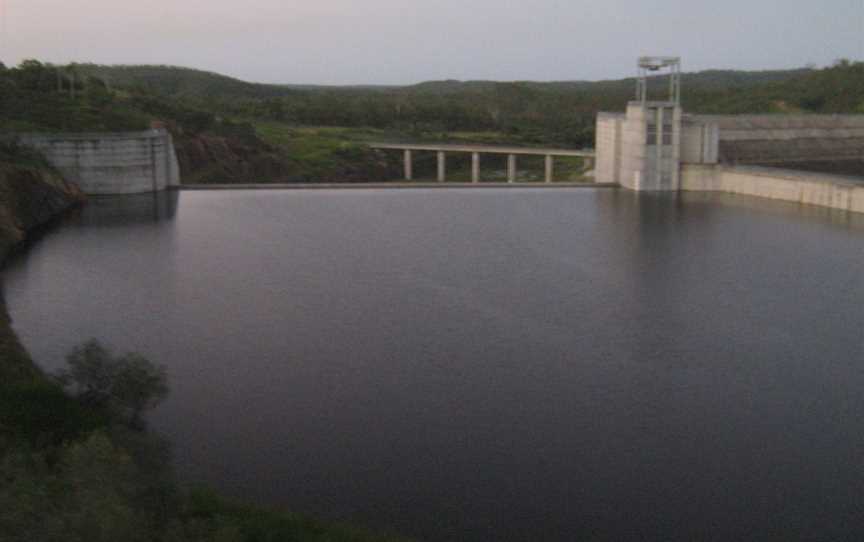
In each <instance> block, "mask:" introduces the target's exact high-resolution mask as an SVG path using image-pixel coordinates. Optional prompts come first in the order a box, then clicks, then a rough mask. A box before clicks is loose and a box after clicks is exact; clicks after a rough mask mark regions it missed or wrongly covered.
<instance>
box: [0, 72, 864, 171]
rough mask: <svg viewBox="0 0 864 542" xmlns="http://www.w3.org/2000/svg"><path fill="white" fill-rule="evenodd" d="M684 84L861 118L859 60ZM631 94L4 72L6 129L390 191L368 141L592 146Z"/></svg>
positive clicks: (707, 106)
mask: <svg viewBox="0 0 864 542" xmlns="http://www.w3.org/2000/svg"><path fill="white" fill-rule="evenodd" d="M654 83H655V86H656V87H658V88H663V87H664V85H663V84H662V83H663V80H662V79H660V80H657V81H655V82H654ZM683 86H684V92H683V105H684V108H685V110H686V111H688V112H692V113H713V114H741V113H790V112H794V113H806V112H813V113H848V112H864V64H861V63H851V62H846V61H844V62H838V63H837V64H836V65H835V66H832V67H830V68H825V69H821V70H816V69H800V70H787V71H756V72H744V71H730V70H709V71H703V72H698V73H688V74H684V75H683ZM61 89H62V90H61ZM73 89H74V93H73V92H72V90H73ZM634 89H635V83H634V80H633V79H632V78H631V79H620V80H612V81H596V82H587V81H560V82H531V81H522V82H518V81H517V82H495V81H429V82H425V83H420V84H417V85H411V86H403V87H387V86H367V87H363V86H352V87H318V86H308V85H306V86H304V85H266V84H258V83H250V82H245V81H240V80H238V79H234V78H231V77H226V76H223V75H219V74H215V73H211V72H205V71H200V70H192V69H187V68H178V67H170V66H97V65H93V64H86V65H73V66H63V67H59V68H57V67H53V66H48V65H43V64H40V63H38V62H35V61H28V62H25V63H24V64H22V65H21V66H19V67H17V68H15V69H11V70H5V69H0V98H2V99H0V130H12V131H14V130H73V131H81V130H134V129H143V128H146V127H147V126H149V123H150V121H152V120H159V121H162V122H164V123H166V124H167V125H168V126H169V127H170V129H171V130H172V132H173V133H174V135H175V138H176V140H177V142H178V148H179V149H180V161H181V167H182V168H183V176H184V179H185V180H186V181H187V182H202V183H208V182H222V183H224V182H250V181H251V182H296V181H307V182H310V181H311V182H316V181H335V182H353V181H385V180H393V179H394V178H398V175H399V172H398V170H399V167H398V163H396V162H397V159H396V158H397V157H394V156H392V155H388V154H382V153H376V152H373V151H371V150H369V149H368V148H367V147H365V146H364V145H363V143H364V142H366V141H369V140H372V139H378V140H381V139H384V140H402V141H409V140H416V141H430V140H434V141H441V140H454V139H455V140H459V141H465V142H482V143H506V144H510V145H552V146H563V147H571V148H574V147H575V148H584V147H591V146H593V144H594V129H595V119H596V115H597V113H598V112H599V111H623V110H624V108H625V107H626V104H627V102H628V101H629V100H630V99H632V96H633V94H634ZM73 94H74V95H73ZM306 128H315V129H314V130H312V129H306ZM318 128H338V129H339V130H332V131H330V132H322V131H320V130H317V129H318Z"/></svg>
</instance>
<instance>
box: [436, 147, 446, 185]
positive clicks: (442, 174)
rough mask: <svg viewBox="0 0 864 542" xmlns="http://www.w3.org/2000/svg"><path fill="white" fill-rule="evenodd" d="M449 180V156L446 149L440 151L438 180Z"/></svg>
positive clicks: (441, 181) (440, 181)
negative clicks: (445, 152)
mask: <svg viewBox="0 0 864 542" xmlns="http://www.w3.org/2000/svg"><path fill="white" fill-rule="evenodd" d="M446 180H447V156H446V155H445V154H444V151H438V182H439V183H443V182H444V181H446Z"/></svg>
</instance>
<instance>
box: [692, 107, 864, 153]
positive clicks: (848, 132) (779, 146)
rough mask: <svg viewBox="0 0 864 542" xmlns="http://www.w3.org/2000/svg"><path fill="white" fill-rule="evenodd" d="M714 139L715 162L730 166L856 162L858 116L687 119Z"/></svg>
mask: <svg viewBox="0 0 864 542" xmlns="http://www.w3.org/2000/svg"><path fill="white" fill-rule="evenodd" d="M688 121H689V122H690V123H691V124H692V125H694V126H700V125H701V126H703V127H706V128H707V129H710V130H714V131H716V133H717V136H718V141H717V143H716V145H717V154H718V156H717V158H718V160H719V161H720V162H723V163H732V164H761V165H773V164H784V163H786V164H791V163H795V162H813V161H822V162H824V161H837V160H860V159H861V158H862V157H864V115H776V114H775V115H692V116H689V119H688Z"/></svg>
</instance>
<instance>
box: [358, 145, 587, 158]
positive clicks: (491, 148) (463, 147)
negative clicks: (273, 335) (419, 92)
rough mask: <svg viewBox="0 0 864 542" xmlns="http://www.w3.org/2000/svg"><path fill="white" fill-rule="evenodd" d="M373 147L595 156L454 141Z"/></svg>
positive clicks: (568, 150)
mask: <svg viewBox="0 0 864 542" xmlns="http://www.w3.org/2000/svg"><path fill="white" fill-rule="evenodd" d="M369 146H370V147H372V148H373V149H390V150H399V151H432V152H469V153H474V152H477V153H482V154H517V155H518V154H523V155H536V156H582V157H587V158H593V157H594V151H593V150H574V149H554V148H535V147H499V146H496V145H460V144H452V143H441V144H435V143H370V144H369Z"/></svg>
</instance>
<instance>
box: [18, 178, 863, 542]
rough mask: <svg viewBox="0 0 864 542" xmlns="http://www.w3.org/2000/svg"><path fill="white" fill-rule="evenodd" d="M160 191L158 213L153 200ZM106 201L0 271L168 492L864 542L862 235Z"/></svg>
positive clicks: (477, 532)
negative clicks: (149, 402)
mask: <svg viewBox="0 0 864 542" xmlns="http://www.w3.org/2000/svg"><path fill="white" fill-rule="evenodd" d="M175 198H177V196H176V195H175ZM152 202H153V200H152V199H151V198H149V197H147V198H143V199H142V198H137V199H136V198H131V199H130V198H127V199H122V200H109V201H100V202H97V204H96V205H94V206H92V207H91V208H90V209H89V210H88V211H87V212H85V214H84V215H83V216H82V217H80V218H78V219H71V220H70V221H68V223H67V224H65V225H64V226H63V227H62V228H60V229H59V230H57V231H55V232H54V233H52V234H50V235H48V236H47V237H46V238H45V239H43V240H42V241H41V242H40V243H38V244H37V245H36V246H35V247H34V248H33V249H32V250H31V251H30V252H29V253H28V254H27V255H26V256H24V257H22V258H21V259H19V260H17V261H16V262H14V264H13V265H12V266H11V268H10V269H9V270H8V271H7V272H6V273H5V293H6V297H7V300H8V303H9V307H10V310H11V312H12V315H13V318H14V321H15V328H16V329H17V330H18V332H19V333H20V334H21V336H22V338H23V340H24V342H25V343H26V345H27V346H28V348H30V350H31V352H33V354H34V355H35V356H37V358H38V359H39V360H40V362H41V363H42V364H43V365H44V366H45V367H46V368H55V367H58V366H59V364H60V363H61V362H62V357H63V354H64V353H65V352H66V351H67V350H69V349H70V348H71V347H72V346H73V345H75V344H77V343H79V342H81V341H83V340H85V339H87V338H89V337H97V338H99V339H102V340H103V341H106V342H108V343H110V344H113V345H115V346H116V347H118V348H120V349H122V350H134V351H139V352H141V353H143V354H145V355H147V356H148V357H150V358H152V359H154V360H157V361H160V362H163V363H165V364H167V365H168V366H169V368H170V376H171V382H172V387H173V395H172V396H171V398H170V399H169V400H168V401H167V403H166V404H165V405H164V406H163V407H161V408H160V409H159V410H158V411H157V412H155V413H154V415H153V416H152V422H153V425H154V426H155V427H156V428H157V429H159V430H160V431H162V432H164V433H165V434H167V435H168V436H169V437H170V438H171V439H172V440H173V441H174V443H175V445H176V456H177V463H178V467H179V471H180V472H181V473H182V474H183V476H184V478H185V479H186V480H188V481H192V482H207V483H210V484H212V485H215V486H217V487H219V488H221V489H222V490H223V491H225V492H227V493H230V494H234V495H239V496H244V497H247V498H251V499H255V500H258V501H262V502H266V503H271V504H276V505H285V506H287V507H290V508H292V509H295V510H299V511H304V512H309V513H312V514H315V515H318V516H322V517H327V518H339V519H345V520H348V521H353V522H357V523H361V524H365V525H369V526H372V527H376V528H387V529H392V530H395V531H399V532H402V533H405V534H409V535H414V536H417V537H419V538H421V539H428V540H435V541H438V540H442V541H443V540H544V541H545V540H550V541H556V540H561V541H564V540H578V539H586V540H592V539H597V540H604V539H605V540H624V539H646V540H661V539H677V540H738V539H776V540H789V539H796V540H841V539H859V538H860V535H861V534H862V532H864V305H862V302H864V220H862V219H861V218H857V217H855V216H854V215H847V214H842V213H833V212H830V211H822V210H819V209H807V208H799V207H797V206H795V205H788V204H779V203H770V202H758V201H756V200H751V199H733V198H725V199H724V198H720V197H717V196H710V197H709V196H688V197H686V198H683V199H682V198H674V197H658V196H641V197H639V196H636V195H634V194H632V193H627V192H617V191H611V190H607V191H601V190H597V191H595V190H588V189H584V190H566V189H561V190H557V189H553V190H520V189H513V190H494V189H488V190H452V191H442V190H418V191H396V190H393V191H347V190H346V191H284V192H277V191H258V192H255V191H249V192H194V193H192V192H187V193H182V194H181V195H180V196H179V201H176V199H175V200H174V201H168V202H165V201H161V202H160V205H159V207H158V209H157V208H154V207H153V206H152Z"/></svg>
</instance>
